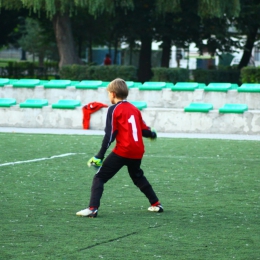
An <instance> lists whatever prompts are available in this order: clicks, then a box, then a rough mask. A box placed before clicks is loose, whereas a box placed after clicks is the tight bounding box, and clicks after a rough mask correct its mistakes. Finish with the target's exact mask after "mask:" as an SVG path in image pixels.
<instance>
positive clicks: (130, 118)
mask: <svg viewBox="0 0 260 260" xmlns="http://www.w3.org/2000/svg"><path fill="white" fill-rule="evenodd" d="M128 122H129V123H130V124H131V125H132V133H133V138H134V140H135V141H136V142H137V141H138V136H137V128H136V123H135V117H134V116H133V115H131V116H130V117H129V119H128Z"/></svg>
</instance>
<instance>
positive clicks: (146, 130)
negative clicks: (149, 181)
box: [96, 100, 152, 159]
mask: <svg viewBox="0 0 260 260" xmlns="http://www.w3.org/2000/svg"><path fill="white" fill-rule="evenodd" d="M143 136H144V137H151V136H152V132H151V130H150V127H148V126H147V125H146V124H145V122H144V121H143V119H142V115H141V112H140V111H139V110H138V109H137V108H136V107H135V106H134V105H132V104H131V103H129V102H128V101H126V100H124V101H120V102H118V103H117V104H115V105H112V106H110V107H109V108H108V112H107V119H106V128H105V136H104V139H103V142H102V147H101V149H100V151H99V153H98V154H97V155H96V157H97V158H100V159H103V158H104V155H105V152H106V150H107V148H108V147H109V146H110V144H111V143H112V142H113V141H114V140H115V139H116V145H115V147H114V149H113V152H114V153H115V154H117V155H119V156H122V157H125V158H131V159H141V158H142V157H143V154H144V143H143V138H142V137H143Z"/></svg>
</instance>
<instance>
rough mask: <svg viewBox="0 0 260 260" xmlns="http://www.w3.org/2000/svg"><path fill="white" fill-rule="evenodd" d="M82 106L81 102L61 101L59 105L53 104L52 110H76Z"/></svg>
mask: <svg viewBox="0 0 260 260" xmlns="http://www.w3.org/2000/svg"><path fill="white" fill-rule="evenodd" d="M80 105H81V103H80V101H79V100H72V99H61V100H59V101H58V102H57V103H54V104H52V108H59V109H75V108H76V107H78V106H80Z"/></svg>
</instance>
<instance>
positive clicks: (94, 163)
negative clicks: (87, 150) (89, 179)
mask: <svg viewBox="0 0 260 260" xmlns="http://www.w3.org/2000/svg"><path fill="white" fill-rule="evenodd" d="M90 166H94V167H96V168H99V167H101V166H102V160H101V159H98V158H96V157H95V156H93V157H91V158H90V159H89V160H88V167H90Z"/></svg>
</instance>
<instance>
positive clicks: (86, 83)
mask: <svg viewBox="0 0 260 260" xmlns="http://www.w3.org/2000/svg"><path fill="white" fill-rule="evenodd" d="M101 86H102V81H101V80H82V81H81V82H80V83H79V84H76V85H75V87H76V88H80V89H97V88H99V87H101Z"/></svg>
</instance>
